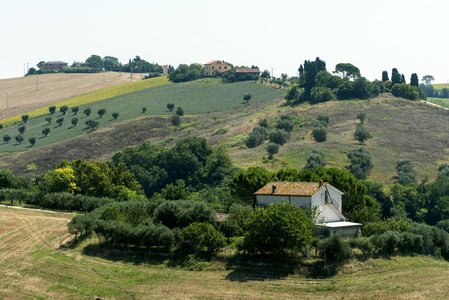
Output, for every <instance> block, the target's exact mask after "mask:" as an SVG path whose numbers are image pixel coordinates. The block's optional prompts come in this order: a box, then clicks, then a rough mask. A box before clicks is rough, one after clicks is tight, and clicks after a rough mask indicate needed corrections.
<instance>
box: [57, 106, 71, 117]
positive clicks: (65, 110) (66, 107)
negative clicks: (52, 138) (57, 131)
mask: <svg viewBox="0 0 449 300" xmlns="http://www.w3.org/2000/svg"><path fill="white" fill-rule="evenodd" d="M68 110H69V107H68V106H67V105H63V106H61V107H60V108H59V111H60V112H62V114H63V115H65V114H66V113H67V111H68Z"/></svg>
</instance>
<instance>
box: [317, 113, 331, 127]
mask: <svg viewBox="0 0 449 300" xmlns="http://www.w3.org/2000/svg"><path fill="white" fill-rule="evenodd" d="M316 119H317V120H318V121H320V122H324V123H326V127H327V125H329V116H328V115H318V117H317V118H316Z"/></svg>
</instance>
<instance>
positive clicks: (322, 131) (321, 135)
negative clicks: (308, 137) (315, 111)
mask: <svg viewBox="0 0 449 300" xmlns="http://www.w3.org/2000/svg"><path fill="white" fill-rule="evenodd" d="M312 136H313V139H314V140H315V141H316V142H318V143H322V142H325V141H326V140H327V129H326V127H324V126H323V125H322V124H318V125H317V126H315V127H314V128H313V131H312Z"/></svg>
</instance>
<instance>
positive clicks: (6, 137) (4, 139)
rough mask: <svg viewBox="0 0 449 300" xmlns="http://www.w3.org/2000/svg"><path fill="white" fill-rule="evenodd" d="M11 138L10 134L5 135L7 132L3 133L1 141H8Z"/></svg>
mask: <svg viewBox="0 0 449 300" xmlns="http://www.w3.org/2000/svg"><path fill="white" fill-rule="evenodd" d="M10 140H11V136H9V135H7V134H5V135H4V136H3V141H4V142H5V143H7V144H8V143H9V141H10Z"/></svg>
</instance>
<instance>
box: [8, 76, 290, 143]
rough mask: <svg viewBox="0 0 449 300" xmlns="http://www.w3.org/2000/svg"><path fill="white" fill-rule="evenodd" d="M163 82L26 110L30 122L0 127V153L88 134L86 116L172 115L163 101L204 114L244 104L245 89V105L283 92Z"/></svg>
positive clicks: (104, 122)
mask: <svg viewBox="0 0 449 300" xmlns="http://www.w3.org/2000/svg"><path fill="white" fill-rule="evenodd" d="M165 80H166V79H165V78H162V79H160V78H155V79H150V80H143V81H139V82H137V83H138V84H140V83H145V84H147V85H148V83H151V82H154V84H155V85H154V86H153V87H151V88H146V89H143V90H138V91H134V92H129V93H126V94H124V95H120V96H116V97H112V98H107V99H104V100H101V98H102V97H107V95H111V94H112V93H119V92H120V93H121V92H124V91H125V90H126V89H124V88H125V87H126V88H128V87H133V86H117V87H113V88H109V89H107V90H108V91H109V92H108V91H104V90H100V91H96V92H92V93H90V94H87V95H82V96H80V97H75V98H72V99H69V100H67V101H64V102H61V103H60V104H58V105H57V112H56V113H54V114H53V115H50V114H49V112H48V108H44V109H41V110H38V111H36V112H35V113H36V114H38V115H39V116H38V117H34V118H32V114H31V113H29V115H30V120H29V121H28V122H27V123H26V124H24V122H22V121H20V122H18V123H15V124H13V125H11V126H8V127H4V128H3V129H1V130H0V136H2V137H3V136H4V135H9V136H11V138H12V140H11V141H10V142H9V143H6V142H3V140H2V141H0V152H16V151H25V150H30V149H31V148H36V147H40V146H44V145H50V144H53V143H57V142H60V141H63V140H66V139H70V138H73V137H76V136H79V135H82V134H85V133H88V132H89V131H90V129H88V128H87V126H86V125H85V121H87V120H89V119H93V120H96V121H98V122H99V127H100V128H101V127H103V126H108V125H112V124H114V123H117V122H121V121H124V120H129V119H135V118H139V117H144V116H149V115H172V114H174V112H170V111H168V110H167V103H174V104H175V106H176V107H178V106H180V107H182V108H183V110H184V114H186V115H193V114H205V113H209V112H217V111H222V110H226V109H230V108H233V107H239V106H245V105H247V104H246V103H244V101H243V95H244V94H245V93H251V94H252V98H251V100H250V103H254V102H259V101H264V100H267V99H272V98H274V97H280V96H282V95H283V93H284V92H283V91H280V90H277V89H274V88H271V87H267V86H264V85H260V84H257V83H254V82H238V83H232V84H221V83H217V81H206V80H203V81H195V82H189V83H179V84H165V83H164V82H165ZM141 86H145V85H138V87H141ZM101 95H102V96H101ZM93 101H94V102H93ZM85 103H88V104H85ZM62 105H67V106H69V107H72V106H78V107H79V111H78V114H77V115H76V116H75V115H73V114H72V113H71V111H70V109H69V111H68V112H67V114H66V115H63V114H62V113H61V112H59V108H60V107H61V106H62ZM143 107H146V108H147V110H146V112H145V113H143V112H142V108H143ZM86 108H90V109H91V110H92V114H91V115H90V116H89V117H87V116H86V115H85V114H83V111H84V109H86ZM101 108H105V109H106V115H105V116H104V117H103V118H100V117H99V115H98V114H97V111H98V110H99V109H101ZM175 110H176V108H175ZM113 112H117V113H119V117H118V118H117V119H116V120H115V119H114V118H113V117H112V113H113ZM49 116H51V117H52V123H51V124H48V122H47V121H45V118H47V117H49ZM61 117H63V118H64V122H63V124H62V125H61V126H59V125H58V124H57V123H56V120H57V119H58V118H61ZM73 118H78V125H77V126H73V125H72V123H71V120H72V119H73ZM15 119H20V120H21V116H17V117H15ZM23 125H25V126H26V131H25V133H24V134H23V137H24V141H23V142H22V143H20V144H19V143H17V142H16V141H15V139H14V138H15V136H17V135H19V132H18V128H19V127H20V126H23ZM46 127H48V128H50V134H49V135H48V136H47V137H45V136H44V135H43V134H42V130H43V129H44V128H46ZM31 137H35V138H36V140H37V141H36V144H35V145H34V146H31V144H30V143H29V142H28V139H29V138H31Z"/></svg>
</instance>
